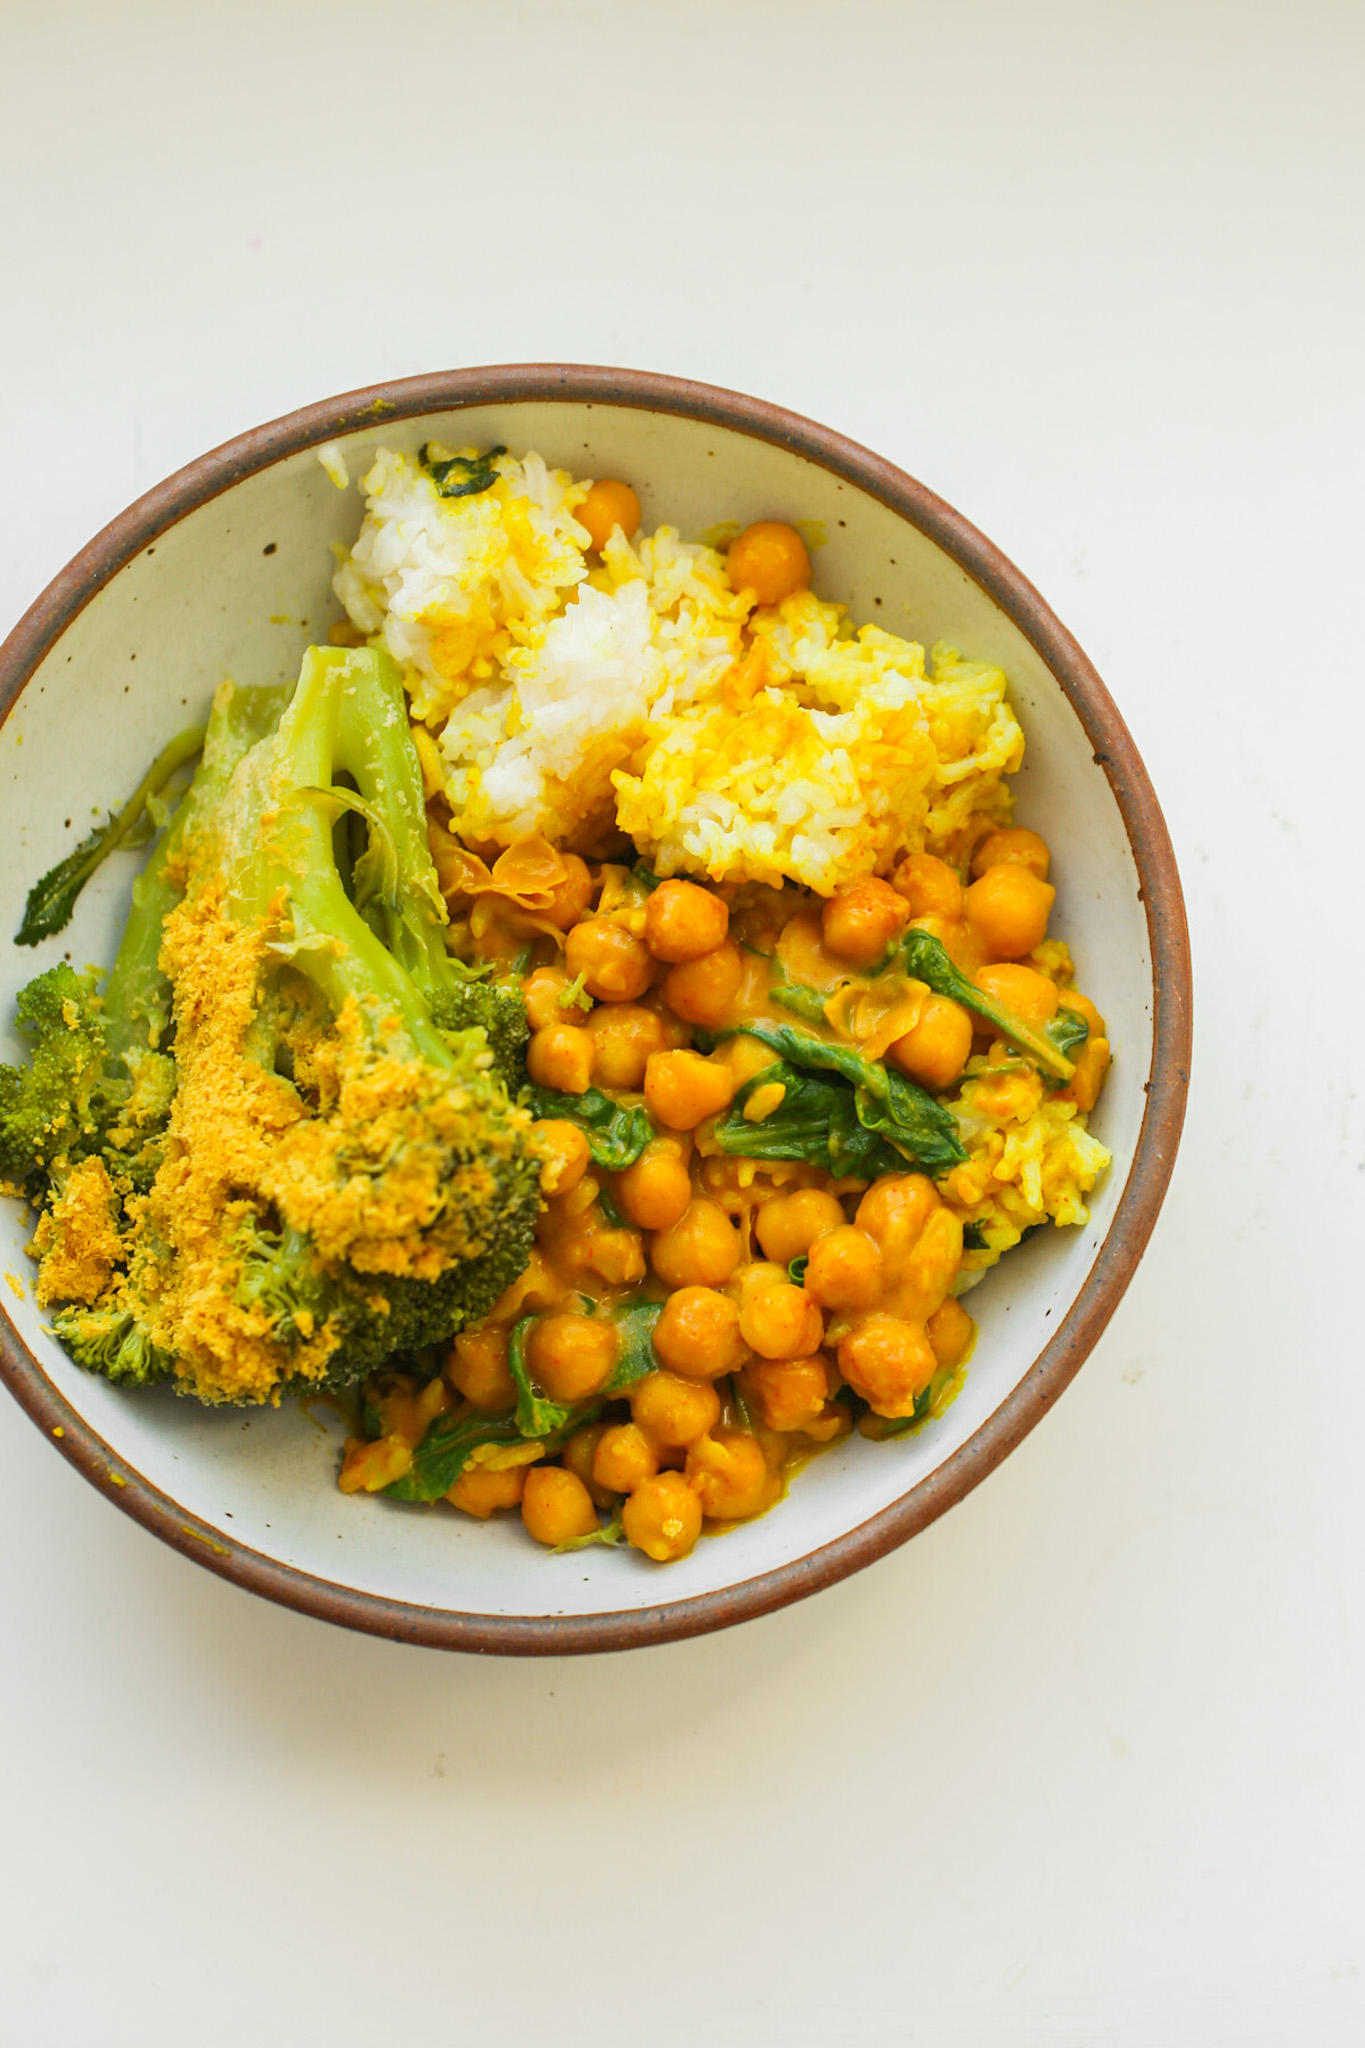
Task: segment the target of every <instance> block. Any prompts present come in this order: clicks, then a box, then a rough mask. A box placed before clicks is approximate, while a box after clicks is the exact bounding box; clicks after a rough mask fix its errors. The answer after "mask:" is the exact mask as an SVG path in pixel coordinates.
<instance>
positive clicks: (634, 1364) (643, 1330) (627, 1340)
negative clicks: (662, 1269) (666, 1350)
mask: <svg viewBox="0 0 1365 2048" xmlns="http://www.w3.org/2000/svg"><path fill="white" fill-rule="evenodd" d="M662 1313H663V1303H662V1302H658V1301H647V1302H642V1303H641V1304H640V1305H639V1306H638V1307H637V1308H628V1309H624V1310H622V1311H621V1313H620V1314H618V1315H615V1316H613V1317H612V1322H613V1323H614V1325H615V1328H616V1334H617V1346H618V1349H617V1356H616V1363H615V1365H614V1366H613V1367H612V1370H611V1376H610V1378H609V1379H608V1380H607V1382H606V1384H605V1386H603V1387H600V1388H599V1389H598V1391H597V1392H596V1393H595V1394H594V1395H593V1396H592V1398H591V1399H590V1400H589V1401H580V1402H570V1401H552V1400H551V1399H550V1398H549V1396H548V1395H547V1394H544V1393H542V1392H541V1390H540V1388H539V1387H537V1386H536V1384H535V1382H534V1381H533V1379H532V1378H531V1373H530V1368H529V1367H528V1366H527V1363H526V1339H527V1336H528V1334H529V1332H530V1330H531V1329H532V1327H533V1325H534V1324H535V1323H536V1322H537V1320H538V1318H537V1317H535V1316H523V1317H522V1319H521V1321H520V1322H519V1323H514V1324H513V1325H512V1334H511V1337H510V1339H509V1340H508V1346H507V1363H508V1366H509V1367H510V1369H511V1373H512V1378H513V1379H514V1380H515V1381H516V1383H517V1407H516V1422H517V1428H518V1429H519V1430H520V1432H521V1434H522V1436H524V1437H549V1436H555V1435H562V1434H564V1433H565V1432H567V1431H569V1430H571V1429H578V1428H580V1427H581V1426H582V1424H583V1423H585V1422H588V1421H591V1419H592V1417H593V1416H594V1415H596V1414H597V1413H598V1411H599V1410H600V1408H601V1406H602V1403H603V1401H604V1400H607V1399H609V1398H610V1397H611V1396H612V1395H613V1394H619V1393H621V1392H623V1391H624V1389H625V1388H626V1387H630V1386H633V1385H634V1384H635V1382H636V1380H640V1379H643V1378H644V1376H645V1374H646V1373H647V1372H653V1371H654V1369H655V1367H656V1366H657V1364H658V1360H657V1359H656V1358H655V1356H654V1345H653V1341H652V1340H653V1336H654V1325H655V1324H656V1323H657V1322H658V1320H659V1317H660V1315H661V1314H662Z"/></svg>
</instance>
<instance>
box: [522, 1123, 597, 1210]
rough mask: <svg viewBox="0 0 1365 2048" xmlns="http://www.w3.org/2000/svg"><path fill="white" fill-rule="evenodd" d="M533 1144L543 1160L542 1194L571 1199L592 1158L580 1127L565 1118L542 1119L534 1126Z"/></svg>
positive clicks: (541, 1165) (541, 1171) (541, 1170)
mask: <svg viewBox="0 0 1365 2048" xmlns="http://www.w3.org/2000/svg"><path fill="white" fill-rule="evenodd" d="M531 1143H532V1146H533V1147H534V1150H535V1151H536V1153H537V1154H538V1155H539V1158H540V1192H541V1193H542V1194H543V1195H567V1194H568V1193H569V1191H570V1189H571V1188H576V1187H577V1186H578V1183H579V1182H580V1181H581V1180H582V1178H583V1176H584V1174H585V1173H586V1172H587V1170H588V1161H589V1159H590V1158H591V1157H592V1154H591V1153H590V1152H589V1150H588V1141H587V1139H586V1138H585V1137H584V1135H583V1133H582V1131H580V1130H579V1128H578V1125H577V1124H571V1123H566V1122H565V1121H564V1119H563V1118H562V1117H555V1116H547V1117H542V1118H541V1119H540V1120H539V1122H537V1123H534V1124H532V1126H531Z"/></svg>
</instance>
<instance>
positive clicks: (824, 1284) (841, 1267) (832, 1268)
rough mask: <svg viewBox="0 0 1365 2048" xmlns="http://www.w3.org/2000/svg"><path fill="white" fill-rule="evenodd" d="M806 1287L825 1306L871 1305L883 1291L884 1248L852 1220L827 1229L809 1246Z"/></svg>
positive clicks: (860, 1307) (845, 1307)
mask: <svg viewBox="0 0 1365 2048" xmlns="http://www.w3.org/2000/svg"><path fill="white" fill-rule="evenodd" d="M805 1288H806V1292H807V1294H809V1295H810V1296H811V1298H812V1299H813V1300H815V1301H818V1302H819V1304H820V1306H821V1307H822V1308H834V1309H853V1310H857V1309H866V1308H871V1307H872V1306H873V1304H874V1303H875V1302H876V1301H877V1300H878V1298H879V1297H880V1295H881V1291H882V1254H881V1247H880V1246H879V1245H878V1244H877V1243H876V1242H875V1240H874V1239H872V1238H870V1237H869V1236H868V1234H867V1232H866V1231H865V1230H859V1229H858V1228H857V1227H856V1225H854V1224H852V1223H843V1224H840V1226H839V1228H838V1229H837V1230H827V1231H826V1232H825V1234H824V1236H823V1237H817V1238H816V1240H815V1242H814V1244H813V1245H812V1246H811V1248H810V1262H809V1264H808V1265H807V1267H806V1278H805Z"/></svg>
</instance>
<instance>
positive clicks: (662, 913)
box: [645, 881, 730, 966]
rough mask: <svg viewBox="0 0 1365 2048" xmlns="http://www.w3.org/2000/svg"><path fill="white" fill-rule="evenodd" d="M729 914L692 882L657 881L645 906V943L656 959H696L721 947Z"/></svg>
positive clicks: (712, 897) (674, 962)
mask: <svg viewBox="0 0 1365 2048" xmlns="http://www.w3.org/2000/svg"><path fill="white" fill-rule="evenodd" d="M729 929H730V913H729V911H728V910H727V909H726V907H725V905H724V904H723V903H722V902H721V900H720V898H719V896H713V895H712V893H711V891H710V890H709V889H702V888H699V887H698V886H697V884H696V883H695V882H678V881H674V882H660V884H659V886H658V888H657V889H655V890H654V891H653V892H652V893H651V895H650V898H649V901H648V902H647V903H646V904H645V944H646V945H647V946H648V947H649V950H650V952H651V953H652V954H653V955H654V958H655V959H656V960H667V961H668V963H669V965H670V966H672V965H675V964H676V963H677V962H678V961H681V960H700V959H701V957H702V955H703V954H704V953H714V952H715V950H716V948H717V946H723V945H724V943H725V939H726V935H727V933H728V932H729Z"/></svg>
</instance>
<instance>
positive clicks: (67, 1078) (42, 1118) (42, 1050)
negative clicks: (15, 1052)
mask: <svg viewBox="0 0 1365 2048" xmlns="http://www.w3.org/2000/svg"><path fill="white" fill-rule="evenodd" d="M97 987H98V977H97V976H95V975H91V974H77V973H75V972H74V970H73V969H72V968H70V967H68V966H67V965H66V964H65V963H63V964H62V965H61V966H59V967H51V968H49V969H48V971H47V973H46V974H40V975H38V977H37V978H36V980H34V981H31V982H29V984H28V986H27V987H26V988H22V989H20V991H19V995H18V999H17V1001H16V1003H15V1022H16V1024H17V1026H18V1028H19V1031H20V1033H21V1035H22V1036H23V1037H24V1038H26V1039H27V1040H28V1041H29V1044H30V1046H31V1047H32V1051H31V1052H30V1054H29V1059H28V1064H27V1066H24V1067H3V1066H0V1180H4V1181H6V1182H8V1183H9V1185H10V1186H11V1187H15V1188H17V1189H18V1190H19V1191H20V1192H21V1193H22V1194H23V1195H24V1196H26V1197H27V1198H28V1199H29V1200H30V1201H32V1202H34V1203H35V1205H36V1204H39V1203H41V1202H42V1201H43V1200H44V1198H45V1196H46V1194H47V1190H48V1187H49V1185H50V1184H51V1181H52V1178H53V1175H54V1174H55V1173H56V1172H57V1171H58V1169H59V1166H61V1165H64V1164H65V1162H66V1161H67V1160H68V1159H71V1158H73V1157H77V1158H78V1157H80V1156H82V1155H83V1154H84V1153H85V1152H86V1151H88V1150H89V1147H90V1143H91V1140H92V1139H94V1138H97V1137H98V1135H99V1134H100V1132H101V1130H102V1128H103V1125H104V1122H105V1108H104V1104H103V1102H102V1100H101V1096H102V1093H103V1089H104V1069H105V1058H104V1026H103V1024H102V1022H101V1020H100V1015H99V1010H98V1007H97V1004H96V990H97Z"/></svg>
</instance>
